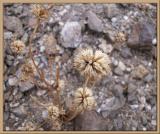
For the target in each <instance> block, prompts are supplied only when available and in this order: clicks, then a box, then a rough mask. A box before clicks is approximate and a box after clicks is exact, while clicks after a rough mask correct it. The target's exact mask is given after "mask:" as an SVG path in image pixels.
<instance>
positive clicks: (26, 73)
mask: <svg viewBox="0 0 160 134" xmlns="http://www.w3.org/2000/svg"><path fill="white" fill-rule="evenodd" d="M34 74H36V69H35V67H34V66H33V64H32V63H30V62H28V63H26V64H24V65H23V66H22V69H21V81H25V80H28V79H30V78H31V77H32V76H33V75H34Z"/></svg>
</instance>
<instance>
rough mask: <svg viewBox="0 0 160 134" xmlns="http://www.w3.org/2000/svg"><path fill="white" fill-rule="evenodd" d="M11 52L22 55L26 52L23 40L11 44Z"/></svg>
mask: <svg viewBox="0 0 160 134" xmlns="http://www.w3.org/2000/svg"><path fill="white" fill-rule="evenodd" d="M10 48H11V50H12V52H13V53H15V54H21V53H23V52H24V49H25V44H24V43H23V42H22V41H21V40H15V41H13V42H12V43H11V47H10Z"/></svg>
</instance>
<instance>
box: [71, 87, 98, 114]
mask: <svg viewBox="0 0 160 134" xmlns="http://www.w3.org/2000/svg"><path fill="white" fill-rule="evenodd" d="M95 105H96V102H95V99H94V97H93V93H92V91H91V90H90V89H88V88H87V87H85V88H82V87H80V88H78V89H77V91H76V92H75V95H74V107H75V108H78V109H79V110H81V111H83V110H86V109H88V110H91V109H92V108H93V107H94V106H95Z"/></svg>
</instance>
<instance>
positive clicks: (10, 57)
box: [6, 55, 15, 61]
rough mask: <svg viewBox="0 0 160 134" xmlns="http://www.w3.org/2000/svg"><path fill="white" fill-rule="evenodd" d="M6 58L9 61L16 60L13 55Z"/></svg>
mask: <svg viewBox="0 0 160 134" xmlns="http://www.w3.org/2000/svg"><path fill="white" fill-rule="evenodd" d="M6 58H7V60H10V61H11V60H14V59H15V58H14V56H12V55H7V56H6Z"/></svg>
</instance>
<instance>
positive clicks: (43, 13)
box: [31, 4, 49, 20]
mask: <svg viewBox="0 0 160 134" xmlns="http://www.w3.org/2000/svg"><path fill="white" fill-rule="evenodd" d="M31 12H32V13H33V14H34V15H35V16H36V17H37V18H38V19H40V20H44V19H47V18H48V16H49V13H48V10H47V9H45V8H43V7H42V6H41V5H39V4H35V5H33V6H32V10H31Z"/></svg>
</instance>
